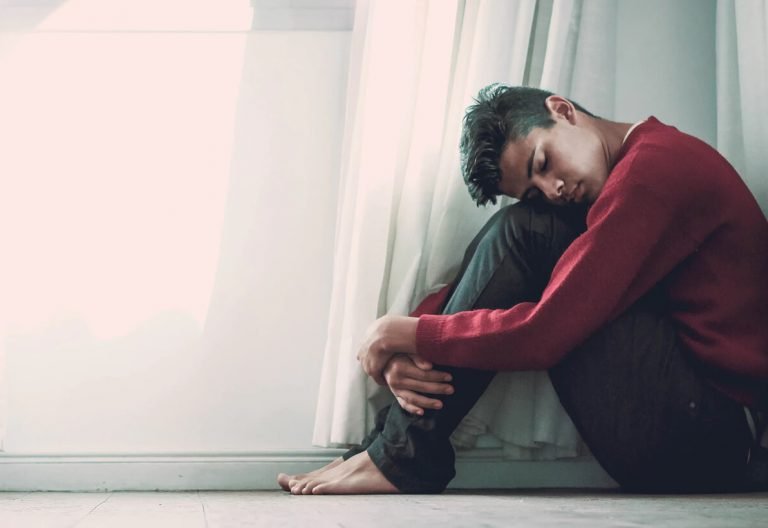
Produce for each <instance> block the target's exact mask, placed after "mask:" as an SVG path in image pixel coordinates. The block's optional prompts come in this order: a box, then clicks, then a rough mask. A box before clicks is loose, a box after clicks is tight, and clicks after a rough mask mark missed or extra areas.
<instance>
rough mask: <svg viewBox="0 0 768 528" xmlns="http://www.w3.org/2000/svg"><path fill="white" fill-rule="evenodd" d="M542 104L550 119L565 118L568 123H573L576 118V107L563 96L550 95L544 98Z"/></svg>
mask: <svg viewBox="0 0 768 528" xmlns="http://www.w3.org/2000/svg"><path fill="white" fill-rule="evenodd" d="M544 104H545V105H546V107H547V109H549V113H550V114H551V116H552V119H554V120H558V119H565V120H566V121H568V122H569V123H571V124H573V123H574V122H575V120H576V107H575V106H573V103H572V102H570V101H569V100H568V99H566V98H565V97H562V96H559V95H550V96H549V97H547V98H546V99H545V100H544Z"/></svg>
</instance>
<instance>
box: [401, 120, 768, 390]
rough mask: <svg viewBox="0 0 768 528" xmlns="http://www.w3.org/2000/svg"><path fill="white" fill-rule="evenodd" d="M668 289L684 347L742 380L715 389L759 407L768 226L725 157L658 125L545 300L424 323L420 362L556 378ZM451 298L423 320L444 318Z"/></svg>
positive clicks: (433, 301)
mask: <svg viewBox="0 0 768 528" xmlns="http://www.w3.org/2000/svg"><path fill="white" fill-rule="evenodd" d="M657 283H661V288H662V291H663V293H664V295H665V296H666V299H667V301H668V302H667V306H668V310H669V316H670V317H672V319H673V320H674V321H675V323H676V325H677V328H678V335H679V338H680V341H681V343H682V345H683V346H684V347H686V348H687V349H689V350H690V351H692V352H693V353H694V354H695V355H696V356H697V357H698V358H699V359H700V360H701V361H702V362H703V363H704V364H705V365H708V366H710V367H712V371H713V372H715V373H717V372H725V373H734V374H737V376H736V378H735V379H737V380H739V381H734V380H733V379H730V378H729V379H728V380H727V381H723V380H720V379H718V380H716V381H715V380H713V381H714V382H715V384H716V385H717V386H718V387H720V388H721V389H722V390H724V391H725V392H726V393H728V394H729V395H730V396H731V397H733V398H735V399H737V400H739V401H741V402H742V403H750V402H751V401H752V400H753V398H754V395H755V387H754V386H752V383H753V382H759V381H760V380H768V222H767V221H766V218H765V216H764V215H763V213H762V211H761V210H760V208H759V206H758V204H757V202H756V201H755V199H754V197H753V196H752V194H751V193H750V192H749V190H748V188H747V187H746V185H745V184H744V182H743V181H742V180H741V178H740V177H739V175H738V174H737V173H736V172H735V171H734V169H733V168H732V167H731V165H730V164H729V163H728V162H727V161H726V160H725V159H724V158H723V157H722V156H721V155H720V154H718V153H717V151H715V150H714V149H713V148H711V147H710V146H708V145H707V144H706V143H704V142H702V141H700V140H698V139H696V138H694V137H692V136H689V135H687V134H684V133H682V132H680V131H678V130H677V129H676V128H674V127H671V126H668V125H665V124H663V123H661V122H660V121H658V120H657V119H656V118H654V117H650V118H649V119H648V120H647V121H645V122H644V123H642V124H640V125H639V126H637V127H636V128H635V129H634V130H633V131H632V133H631V134H630V135H629V137H628V138H627V140H626V141H625V143H624V144H623V145H622V147H621V149H620V150H619V153H618V156H617V159H616V164H615V166H614V167H613V169H612V170H611V172H610V175H609V177H608V179H607V181H606V183H605V186H604V187H603V190H602V192H601V194H600V196H599V197H598V198H597V200H596V201H595V203H594V204H592V206H591V208H590V210H589V213H588V215H587V230H586V231H585V232H584V233H583V234H582V235H581V236H580V237H578V238H577V239H576V240H575V241H574V242H573V243H572V244H571V246H570V247H569V248H568V249H567V250H566V251H565V253H564V254H563V255H562V257H561V258H560V260H559V261H558V263H557V265H556V266H555V269H554V271H553V273H552V277H551V279H550V281H549V284H548V285H547V286H546V288H545V290H544V292H543V294H542V296H541V299H540V300H539V301H538V302H525V303H520V304H518V305H516V306H514V307H512V308H510V309H507V310H487V309H480V310H472V311H466V312H461V313H457V314H453V315H426V314H425V315H421V316H420V317H419V323H418V329H417V336H416V347H417V351H418V353H419V355H421V356H423V357H425V358H426V359H428V360H430V361H433V362H434V363H436V364H443V365H452V366H458V367H472V368H478V369H488V370H541V369H547V368H549V367H552V366H553V365H555V364H557V363H558V362H559V361H560V360H561V359H562V358H563V357H564V356H565V355H566V354H567V353H568V352H569V351H570V350H572V349H574V348H575V347H576V346H578V345H579V344H580V343H582V342H583V341H585V340H586V339H587V338H588V337H589V336H590V335H591V334H592V333H593V332H595V331H596V330H598V329H599V328H600V327H602V326H603V325H605V324H606V323H607V322H609V321H611V320H612V319H614V318H615V317H617V316H618V315H619V314H621V313H622V312H623V311H624V310H626V309H627V308H628V307H629V306H631V305H632V304H633V303H634V302H635V301H636V300H638V298H640V297H641V296H642V295H643V294H644V293H646V292H647V291H648V290H649V289H650V288H651V287H653V286H654V285H655V284H657ZM446 293H447V289H446V290H443V291H442V292H439V293H438V294H436V295H435V296H432V297H431V298H428V299H427V301H426V302H425V303H423V305H422V306H420V307H419V311H420V312H425V311H427V310H426V308H432V309H430V310H429V311H431V312H438V311H439V310H437V309H436V308H438V307H439V306H438V305H439V304H442V301H443V300H444V299H443V298H444V297H445V295H446ZM441 296H442V298H441ZM430 305H434V306H430ZM417 313H419V312H417ZM741 381H745V382H747V383H742V382H741Z"/></svg>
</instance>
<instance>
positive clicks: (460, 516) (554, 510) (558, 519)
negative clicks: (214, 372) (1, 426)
mask: <svg viewBox="0 0 768 528" xmlns="http://www.w3.org/2000/svg"><path fill="white" fill-rule="evenodd" d="M251 526H278V527H279V526H286V527H288V526H290V527H304V526H311V527H312V528H320V527H337V528H338V527H356V526H361V527H366V528H367V527H384V526H386V527H399V526H402V527H407V528H417V527H418V528H421V527H432V526H434V527H438V526H439V527H441V528H449V527H458V526H484V527H497V526H498V527H516V526H535V527H537V528H538V527H542V528H546V527H550V526H551V527H561V526H575V527H585V528H587V527H588V528H601V527H609V526H621V527H634V526H653V527H696V528H709V527H712V528H737V527H747V526H755V527H760V528H765V527H766V526H768V493H756V494H744V495H688V496H629V495H621V494H618V493H615V492H610V491H572V490H565V491H559V490H547V491H541V490H532V491H526V490H504V491H457V490H451V491H448V492H446V493H444V494H442V495H410V496H386V495H378V496H355V497H333V496H327V497H294V496H291V495H289V494H287V493H283V492H278V491H253V492H247V491H240V492H227V491H199V492H198V491H191V492H108V493H66V492H49V493H46V492H32V493H16V492H2V493H0V527H2V528H97V527H99V528H101V527H105V528H128V527H131V528H134V527H136V528H177V527H179V528H182V527H183V528H198V527H199V528H225V527H226V528H230V527H232V528H234V527H242V528H245V527H251Z"/></svg>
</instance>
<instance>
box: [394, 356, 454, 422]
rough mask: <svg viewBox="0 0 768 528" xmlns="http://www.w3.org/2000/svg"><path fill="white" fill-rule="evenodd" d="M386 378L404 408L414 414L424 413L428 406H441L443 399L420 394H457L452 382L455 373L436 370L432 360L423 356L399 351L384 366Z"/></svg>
mask: <svg viewBox="0 0 768 528" xmlns="http://www.w3.org/2000/svg"><path fill="white" fill-rule="evenodd" d="M384 379H385V380H386V381H387V385H389V390H391V391H392V394H394V395H395V398H397V403H399V404H400V407H402V408H403V409H404V410H406V411H408V412H409V413H413V414H419V415H422V414H424V409H440V408H441V407H442V406H443V404H442V402H441V401H440V400H436V399H434V398H429V397H427V396H423V395H421V394H418V393H419V392H424V393H427V394H453V387H452V386H451V385H449V384H448V382H449V381H451V375H450V374H448V373H447V372H440V371H439V370H432V363H430V362H429V361H427V360H426V359H422V358H420V357H419V356H408V355H405V354H395V355H394V356H392V358H391V359H390V360H389V363H387V366H386V367H385V368H384Z"/></svg>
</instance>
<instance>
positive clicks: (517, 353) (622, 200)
mask: <svg viewBox="0 0 768 528" xmlns="http://www.w3.org/2000/svg"><path fill="white" fill-rule="evenodd" d="M680 187H683V188H681V189H680V191H679V193H677V194H676V195H674V194H675V193H672V194H673V196H671V197H668V196H666V195H664V196H663V198H664V199H663V200H662V197H661V195H660V193H659V192H658V191H654V190H652V189H651V188H649V187H643V186H638V185H636V186H634V187H633V188H631V189H630V192H627V189H626V187H625V188H624V189H622V190H621V192H611V191H610V190H608V189H604V192H603V196H601V199H599V200H598V201H597V202H595V204H594V205H593V207H592V210H591V211H590V214H589V218H588V229H587V231H586V232H585V233H584V234H582V235H581V236H580V237H579V238H577V239H576V240H575V241H574V242H573V243H572V244H571V245H570V246H569V247H568V249H567V250H566V251H565V253H564V254H563V255H562V257H561V258H560V260H559V261H558V263H557V265H556V266H555V269H554V270H553V273H552V276H551V278H550V282H549V283H548V285H547V286H546V288H545V289H544V292H543V294H542V296H541V299H540V300H539V301H538V302H536V303H532V302H526V303H520V304H518V305H515V306H514V307H512V308H510V309H507V310H485V309H481V310H473V311H467V312H459V313H456V314H452V315H422V316H421V317H420V318H419V323H418V327H417V336H416V346H417V351H418V353H419V355H421V356H423V357H425V358H426V359H428V360H430V361H432V362H434V363H438V364H444V365H451V366H460V367H471V368H478V369H489V370H540V369H547V368H550V367H552V366H553V365H555V364H557V363H558V361H560V359H562V358H563V357H564V356H565V355H566V354H567V353H568V351H570V350H572V349H573V348H574V347H576V346H578V345H579V344H580V343H582V342H583V341H585V340H586V339H587V338H588V337H589V336H590V335H591V334H592V333H593V332H595V331H596V330H597V329H598V328H600V327H601V326H603V325H604V324H605V323H607V322H609V321H610V320H612V319H613V318H615V317H616V316H618V315H619V314H620V313H621V312H622V311H623V310H625V309H626V308H627V307H629V306H630V305H631V304H632V303H634V302H635V301H636V300H637V299H638V298H639V297H641V296H642V295H643V294H644V293H646V292H647V291H649V290H650V288H651V287H652V286H653V285H655V284H656V283H657V282H659V281H660V280H661V279H662V278H663V277H664V276H665V275H667V274H668V273H669V272H670V270H672V268H673V267H674V266H675V265H677V264H678V263H679V262H680V261H682V260H683V259H684V258H685V257H686V256H687V255H688V254H690V253H691V252H692V251H694V250H695V247H696V244H697V242H696V241H695V240H694V238H698V237H691V236H690V235H691V233H690V231H689V229H688V226H690V225H691V221H690V218H685V215H686V211H688V210H691V207H690V202H689V200H691V199H695V198H691V197H690V196H689V194H690V192H689V189H685V188H684V187H685V186H684V185H680ZM613 191H615V188H614V189H613ZM687 201H688V203H686V202H687ZM710 222H711V223H714V222H715V220H714V219H711V220H710ZM699 224H700V225H699V226H698V229H700V230H709V229H713V227H712V225H703V223H699Z"/></svg>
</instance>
